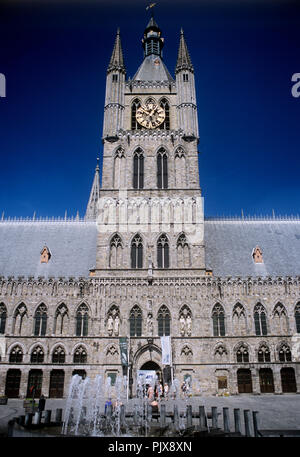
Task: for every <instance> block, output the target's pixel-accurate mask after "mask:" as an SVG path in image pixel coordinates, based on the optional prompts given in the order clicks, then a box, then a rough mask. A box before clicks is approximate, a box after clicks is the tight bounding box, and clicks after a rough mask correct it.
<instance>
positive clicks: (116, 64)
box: [107, 28, 126, 73]
mask: <svg viewBox="0 0 300 457" xmlns="http://www.w3.org/2000/svg"><path fill="white" fill-rule="evenodd" d="M116 70H117V71H124V72H126V68H125V65H124V59H123V51H122V44H121V37H120V29H119V28H118V30H117V36H116V39H115V44H114V48H113V52H112V55H111V58H110V62H109V65H108V68H107V73H109V72H111V71H116Z"/></svg>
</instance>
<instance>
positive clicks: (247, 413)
mask: <svg viewBox="0 0 300 457" xmlns="http://www.w3.org/2000/svg"><path fill="white" fill-rule="evenodd" d="M244 420H245V435H246V436H251V432H250V411H249V409H244Z"/></svg>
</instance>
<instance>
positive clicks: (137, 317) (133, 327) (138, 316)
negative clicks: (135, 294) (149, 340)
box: [129, 305, 143, 336]
mask: <svg viewBox="0 0 300 457" xmlns="http://www.w3.org/2000/svg"><path fill="white" fill-rule="evenodd" d="M142 321H143V315H142V311H141V308H140V307H139V306H137V305H135V306H134V307H133V308H132V309H131V311H130V316H129V324H130V336H141V335H142Z"/></svg>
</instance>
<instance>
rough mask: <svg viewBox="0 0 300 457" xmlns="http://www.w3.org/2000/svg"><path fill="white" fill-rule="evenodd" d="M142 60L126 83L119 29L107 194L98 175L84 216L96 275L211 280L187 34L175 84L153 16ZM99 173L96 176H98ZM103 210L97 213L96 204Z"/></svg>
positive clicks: (106, 155) (111, 68)
mask: <svg viewBox="0 0 300 457" xmlns="http://www.w3.org/2000/svg"><path fill="white" fill-rule="evenodd" d="M142 46H143V52H144V58H143V61H142V63H141V65H140V66H139V68H138V70H137V71H136V73H135V75H134V77H133V78H132V79H127V80H126V69H125V65H124V59H123V52H122V46H121V38H120V32H119V30H118V32H117V36H116V39H115V43H114V48H113V52H112V55H111V59H110V62H109V65H108V68H107V77H106V94H105V107H104V125H103V138H102V140H103V145H104V151H103V172H102V187H101V189H100V191H99V192H98V189H97V184H95V182H97V179H98V178H97V179H96V176H95V180H94V185H93V188H92V193H91V195H97V193H98V194H99V198H98V200H97V199H96V200H95V198H92V197H91V198H90V202H92V203H91V204H92V208H91V207H90V205H89V206H88V210H87V214H86V217H87V218H90V217H89V215H91V214H95V213H96V214H97V215H98V218H97V223H98V230H99V235H98V245H97V259H96V266H95V269H94V270H93V271H92V272H91V274H92V275H93V276H102V277H103V276H104V277H105V276H111V275H113V276H116V277H117V276H124V275H125V276H128V275H129V276H132V275H134V276H135V277H144V276H145V275H147V272H148V270H149V269H150V270H151V271H152V274H153V276H154V277H155V276H157V275H158V276H166V275H176V276H178V275H183V274H185V272H186V271H187V270H189V275H190V274H192V275H199V274H200V275H203V274H205V258H204V242H203V206H202V198H201V189H200V185H199V172H198V151H197V145H198V141H199V133H198V121H197V105H196V94H195V81H194V68H193V65H192V62H191V58H190V55H189V52H188V49H187V45H186V41H185V37H184V33H183V30H181V33H180V43H179V50H178V58H177V63H176V69H175V79H174V78H173V77H172V76H171V74H170V72H169V70H168V69H167V67H166V65H165V63H164V60H163V48H164V38H163V37H162V31H161V29H160V28H159V26H158V25H157V23H156V21H155V20H154V18H153V17H151V19H150V21H149V23H148V25H147V27H146V28H145V31H144V36H143V39H142ZM96 174H97V169H96ZM96 204H97V205H98V208H97V210H96V209H95V205H96Z"/></svg>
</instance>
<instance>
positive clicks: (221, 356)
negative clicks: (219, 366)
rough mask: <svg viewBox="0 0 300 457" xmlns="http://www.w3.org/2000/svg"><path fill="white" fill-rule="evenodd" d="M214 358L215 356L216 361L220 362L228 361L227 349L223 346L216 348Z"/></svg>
mask: <svg viewBox="0 0 300 457" xmlns="http://www.w3.org/2000/svg"><path fill="white" fill-rule="evenodd" d="M214 356H215V359H216V360H219V361H221V360H222V361H224V360H227V357H228V352H227V349H226V348H225V347H224V346H223V345H222V344H220V345H219V346H217V347H216V349H215V353H214Z"/></svg>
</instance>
